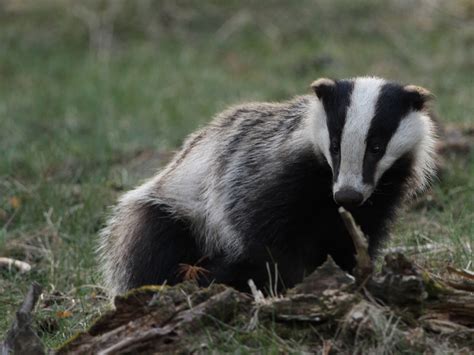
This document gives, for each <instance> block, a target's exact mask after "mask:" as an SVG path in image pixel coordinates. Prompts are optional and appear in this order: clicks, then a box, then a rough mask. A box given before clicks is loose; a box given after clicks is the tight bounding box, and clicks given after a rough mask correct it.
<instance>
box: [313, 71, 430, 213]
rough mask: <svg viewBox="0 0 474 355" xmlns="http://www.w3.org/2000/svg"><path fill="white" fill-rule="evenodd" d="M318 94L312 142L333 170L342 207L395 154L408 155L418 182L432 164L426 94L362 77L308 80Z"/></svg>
mask: <svg viewBox="0 0 474 355" xmlns="http://www.w3.org/2000/svg"><path fill="white" fill-rule="evenodd" d="M312 87H313V89H314V91H315V93H316V95H317V97H318V98H319V100H318V101H319V102H318V104H316V106H317V107H316V108H315V110H316V111H317V112H315V113H314V115H315V122H314V129H313V132H314V134H315V137H314V138H315V141H316V144H317V145H318V146H319V150H320V151H322V153H323V154H324V156H325V157H326V159H327V161H328V163H329V165H330V166H331V168H332V171H333V195H334V199H335V201H336V202H337V203H338V204H341V205H344V206H346V207H351V206H352V207H354V206H359V205H362V204H363V203H364V202H365V201H366V200H367V199H368V198H369V197H370V196H371V194H372V193H373V191H374V189H375V188H376V186H377V183H378V181H379V180H380V178H381V177H382V175H383V174H384V172H386V171H387V169H389V168H390V167H391V166H392V165H393V164H394V163H395V162H396V161H397V160H399V159H401V158H402V157H407V156H410V158H411V161H412V165H413V167H412V170H413V171H412V174H413V176H414V181H416V184H418V185H419V186H417V188H422V187H423V186H424V185H425V184H426V180H427V179H428V178H429V176H430V175H431V174H432V172H433V170H434V161H433V160H434V157H433V156H434V144H435V138H434V124H433V122H432V120H431V119H430V118H429V116H428V115H427V113H426V112H425V111H424V108H425V103H426V101H427V100H428V99H429V97H430V94H429V92H428V91H426V90H425V89H423V88H420V87H415V86H411V85H410V86H401V85H399V84H396V83H392V82H387V81H385V80H383V79H380V78H373V77H363V78H356V79H352V80H340V81H333V80H330V79H319V80H317V81H315V82H314V83H313V84H312Z"/></svg>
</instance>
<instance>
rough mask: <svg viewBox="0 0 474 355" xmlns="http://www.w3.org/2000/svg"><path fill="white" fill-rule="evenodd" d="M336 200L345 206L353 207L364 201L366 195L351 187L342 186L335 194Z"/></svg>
mask: <svg viewBox="0 0 474 355" xmlns="http://www.w3.org/2000/svg"><path fill="white" fill-rule="evenodd" d="M334 201H336V203H337V204H338V205H341V206H343V207H345V208H352V207H357V206H360V205H361V204H362V203H363V202H364V195H363V194H362V193H360V192H358V191H356V190H355V189H353V188H351V187H342V188H341V189H340V190H339V191H337V192H336V193H335V194H334Z"/></svg>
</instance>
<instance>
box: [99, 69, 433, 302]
mask: <svg viewBox="0 0 474 355" xmlns="http://www.w3.org/2000/svg"><path fill="white" fill-rule="evenodd" d="M311 87H312V89H313V90H312V91H314V93H312V94H311V95H309V94H308V95H303V96H298V97H296V98H293V99H292V100H290V101H287V102H283V103H249V104H243V105H238V106H235V107H232V108H230V109H227V110H226V111H224V112H222V113H220V114H218V115H217V116H216V117H215V118H214V119H213V120H212V122H211V123H210V124H208V125H207V126H206V127H205V128H203V129H201V130H198V131H197V132H195V133H193V134H191V135H190V136H189V137H188V138H187V139H186V141H185V143H184V145H183V147H182V149H181V150H180V151H179V152H177V154H175V156H174V158H173V159H172V160H171V162H170V163H169V164H168V165H167V166H166V167H164V169H162V170H161V171H160V172H158V173H157V174H156V175H155V176H154V177H152V178H151V179H149V180H148V181H146V182H144V183H143V184H142V185H140V186H138V187H137V188H135V189H133V190H131V191H129V192H127V193H125V194H124V195H123V196H122V197H121V198H120V199H119V201H118V203H117V205H116V206H115V207H114V208H113V211H112V213H111V216H110V218H109V219H108V222H107V223H106V226H105V228H104V229H103V231H102V233H101V238H100V247H99V250H100V264H101V268H102V272H103V276H104V279H105V282H106V285H107V287H108V289H109V290H110V292H111V294H117V293H123V292H124V291H127V290H129V289H132V288H136V287H139V286H142V285H149V284H164V283H166V284H168V285H173V284H176V283H179V282H181V281H183V274H182V272H180V267H182V266H183V265H195V266H196V265H197V266H199V267H200V270H204V271H203V272H202V273H199V275H198V276H197V277H196V278H197V281H198V283H199V284H200V285H202V286H206V285H209V284H210V283H212V282H217V283H224V284H227V285H230V286H232V287H235V288H236V289H239V290H243V291H245V290H247V291H248V284H247V283H248V280H249V279H252V280H253V281H254V283H255V284H256V285H257V287H259V288H260V289H262V290H265V289H268V287H269V285H268V283H269V281H270V279H271V278H270V277H269V273H270V274H273V272H276V274H277V275H278V276H277V279H276V280H273V282H274V283H278V285H279V286H280V287H281V288H289V287H292V286H293V285H295V284H296V283H298V282H300V281H301V280H302V279H303V277H304V276H305V275H307V274H309V273H311V272H312V271H313V270H314V269H315V268H317V267H318V266H319V265H321V264H322V263H323V262H324V261H325V260H326V258H327V256H328V255H330V256H331V257H332V258H333V260H334V261H335V262H336V263H337V264H338V265H339V266H340V267H341V268H342V269H343V270H346V271H348V272H351V271H352V270H353V268H354V266H355V257H354V253H355V251H354V246H353V243H352V240H351V238H350V236H349V234H348V232H347V231H346V229H345V227H344V224H343V222H342V220H341V218H340V215H339V213H338V208H339V206H344V207H345V208H346V209H348V210H349V211H350V212H351V213H352V215H353V217H354V219H355V220H356V222H357V223H358V224H359V225H360V227H361V229H362V231H363V232H364V234H365V235H366V236H367V238H368V244H369V253H370V255H371V256H372V257H375V256H376V254H377V250H378V249H379V248H380V245H381V243H382V242H383V241H384V240H386V239H387V236H388V232H389V228H390V225H391V224H393V223H392V222H393V221H394V219H395V217H396V212H397V210H398V209H399V207H400V206H401V204H402V203H403V202H404V201H406V200H408V199H410V198H413V197H414V196H415V195H416V194H417V193H419V192H422V191H423V190H424V189H425V188H426V187H427V186H428V185H429V183H430V182H431V181H432V178H433V177H434V176H435V173H436V152H435V145H436V140H437V138H436V124H435V121H434V119H433V117H432V115H431V114H430V112H431V110H430V109H429V106H430V105H429V102H430V100H431V98H432V95H431V94H430V92H429V91H427V90H426V89H424V88H422V87H418V86H414V85H405V86H404V85H401V84H398V83H396V82H391V81H386V80H384V79H381V78H377V77H357V78H353V79H344V80H331V79H326V78H321V79H318V80H316V81H314V82H313V84H312V85H311ZM272 287H274V286H272Z"/></svg>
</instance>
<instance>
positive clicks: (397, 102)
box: [362, 83, 411, 185]
mask: <svg viewBox="0 0 474 355" xmlns="http://www.w3.org/2000/svg"><path fill="white" fill-rule="evenodd" d="M410 110H411V104H410V98H409V95H408V94H407V92H406V91H405V90H404V89H403V87H402V86H401V85H398V84H395V83H387V84H385V85H383V86H382V88H381V90H380V94H379V97H378V100H377V104H376V107H375V115H374V117H373V119H372V122H371V125H370V128H369V132H368V133H367V138H366V144H367V145H366V150H365V155H364V163H363V164H364V165H363V172H362V178H363V182H364V183H366V184H372V185H373V184H374V182H375V181H374V180H375V170H376V168H377V164H378V162H379V161H380V159H382V157H383V156H384V154H385V151H386V149H387V145H388V143H389V141H390V139H391V138H392V136H393V135H394V134H395V132H396V131H397V129H398V126H399V125H400V122H401V120H402V119H403V118H404V117H405V116H406V115H407V114H408V113H409V111H410Z"/></svg>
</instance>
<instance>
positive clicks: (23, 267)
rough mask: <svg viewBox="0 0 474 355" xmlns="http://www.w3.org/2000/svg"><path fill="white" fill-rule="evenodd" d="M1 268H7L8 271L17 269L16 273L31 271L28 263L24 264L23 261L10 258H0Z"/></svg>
mask: <svg viewBox="0 0 474 355" xmlns="http://www.w3.org/2000/svg"><path fill="white" fill-rule="evenodd" d="M1 267H7V268H9V269H11V268H12V267H14V268H16V269H18V271H20V272H28V271H30V270H31V265H30V264H28V263H25V262H24V261H20V260H15V259H11V258H3V257H0V268H1Z"/></svg>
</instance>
